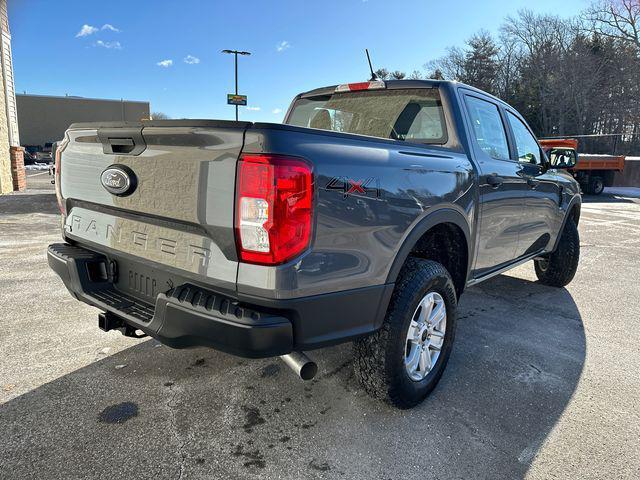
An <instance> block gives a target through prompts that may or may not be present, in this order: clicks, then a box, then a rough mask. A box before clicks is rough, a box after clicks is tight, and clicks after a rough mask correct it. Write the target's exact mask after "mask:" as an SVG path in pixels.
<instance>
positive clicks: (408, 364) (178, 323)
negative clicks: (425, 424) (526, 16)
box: [48, 80, 581, 408]
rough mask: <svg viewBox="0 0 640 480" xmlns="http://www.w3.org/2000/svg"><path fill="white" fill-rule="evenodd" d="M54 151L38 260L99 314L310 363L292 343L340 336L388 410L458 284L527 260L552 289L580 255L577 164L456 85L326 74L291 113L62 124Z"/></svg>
mask: <svg viewBox="0 0 640 480" xmlns="http://www.w3.org/2000/svg"><path fill="white" fill-rule="evenodd" d="M566 158H567V159H570V158H573V162H575V156H574V157H569V156H567V157H566ZM55 162H56V181H55V184H56V193H57V198H58V203H59V207H60V211H61V212H62V236H63V240H64V242H63V243H56V244H53V245H50V246H49V248H48V262H49V264H50V266H51V268H52V269H53V270H54V271H55V272H56V273H57V274H58V275H59V276H60V278H61V279H62V281H63V282H64V284H65V286H66V288H67V289H68V290H69V291H70V292H71V294H72V295H73V296H74V297H75V298H77V299H78V300H80V301H82V302H85V303H87V304H89V305H93V306H95V307H97V308H98V309H100V311H101V312H100V313H99V315H98V324H99V327H100V328H102V329H103V330H106V331H108V330H113V329H118V330H120V331H121V332H122V333H124V334H125V335H129V336H142V335H149V336H151V337H153V338H156V339H157V340H159V341H160V342H162V343H164V344H166V345H169V346H171V347H175V348H186V347H196V346H206V347H211V348H215V349H218V350H222V351H225V352H228V353H231V354H234V355H239V356H243V357H252V358H264V357H273V356H281V357H282V358H283V359H284V360H285V361H286V362H287V363H288V364H289V365H290V366H292V367H293V368H294V370H296V371H297V372H298V374H299V375H300V376H301V377H303V378H309V377H311V376H313V374H314V372H315V368H316V367H315V364H313V362H310V361H309V359H308V357H307V356H306V355H305V354H304V353H303V352H304V351H308V350H313V349H318V348H322V347H326V346H329V345H335V344H338V343H342V342H347V341H352V342H353V345H354V348H353V351H354V356H355V362H354V365H355V370H356V373H357V377H358V378H359V379H360V380H361V383H362V385H363V386H364V388H365V389H366V390H367V391H368V392H369V393H371V394H372V395H373V396H375V397H378V398H381V399H383V400H385V401H387V402H389V403H390V404H392V405H395V406H397V407H400V408H409V407H412V406H414V405H417V404H418V403H420V402H421V401H422V400H423V399H424V398H425V397H426V396H427V395H428V393H429V392H430V391H431V390H432V389H433V388H434V387H435V385H436V384H437V382H438V380H439V379H440V377H441V375H442V373H443V371H444V369H445V366H446V364H447V361H448V358H449V356H450V353H451V349H452V345H453V340H454V334H455V327H456V306H457V304H458V300H459V298H460V295H461V294H462V293H463V291H464V290H465V288H467V287H469V286H471V285H474V284H477V283H478V282H481V281H484V280H486V279H489V278H491V277H493V276H495V275H498V274H500V273H502V272H504V271H506V270H508V269H510V268H512V267H514V266H516V265H519V264H522V263H523V262H526V261H529V260H532V261H533V262H534V264H535V272H536V274H537V277H538V279H539V281H540V282H541V283H543V284H545V285H550V286H554V287H563V286H564V285H566V284H568V283H569V282H570V281H571V280H572V278H573V276H574V274H575V272H576V269H577V266H578V259H579V248H580V245H579V238H578V230H577V225H578V220H579V218H580V205H581V197H580V189H579V185H578V184H577V182H576V181H575V180H574V179H573V178H572V177H571V175H568V174H567V173H566V172H565V171H564V170H565V169H567V168H571V167H572V166H573V164H572V161H570V160H567V162H566V163H563V162H556V163H555V164H553V165H551V164H550V162H549V160H548V159H547V157H546V155H545V153H544V151H543V150H542V149H541V148H540V145H539V143H538V141H537V140H536V137H535V136H534V134H533V133H532V131H531V129H530V128H529V126H528V125H527V123H526V122H525V120H524V119H523V117H522V116H521V115H520V114H519V113H518V112H517V111H516V110H514V109H513V108H512V107H510V106H509V105H507V104H506V103H504V102H502V101H501V100H499V99H497V98H495V97H493V96H491V95H488V94H487V93H484V92H482V91H480V90H478V89H475V88H472V87H470V86H467V85H464V84H460V83H455V82H446V81H437V80H397V81H387V82H383V81H375V80H374V81H369V82H361V83H351V84H344V85H338V86H331V87H325V88H319V89H316V90H312V91H309V92H306V93H302V94H300V95H298V96H297V97H295V99H294V100H293V102H292V103H291V106H290V107H289V110H288V112H287V115H286V118H285V121H284V124H271V123H250V122H234V121H218V120H163V121H142V122H133V123H127V122H122V123H88V124H73V125H71V126H70V127H69V129H68V130H67V132H66V134H65V138H64V139H63V141H62V143H61V144H60V145H59V147H58V148H57V149H56V154H55Z"/></svg>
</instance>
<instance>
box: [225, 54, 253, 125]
mask: <svg viewBox="0 0 640 480" xmlns="http://www.w3.org/2000/svg"><path fill="white" fill-rule="evenodd" d="M222 53H233V57H234V59H233V60H234V67H235V83H236V92H235V93H236V95H238V55H251V52H244V51H241V50H222ZM235 107H236V122H237V121H238V105H235Z"/></svg>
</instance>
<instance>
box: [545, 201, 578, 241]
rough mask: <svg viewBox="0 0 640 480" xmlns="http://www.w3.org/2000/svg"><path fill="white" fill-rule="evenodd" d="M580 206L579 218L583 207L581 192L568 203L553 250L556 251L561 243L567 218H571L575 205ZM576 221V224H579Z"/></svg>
mask: <svg viewBox="0 0 640 480" xmlns="http://www.w3.org/2000/svg"><path fill="white" fill-rule="evenodd" d="M576 205H577V206H578V218H580V209H581V208H582V196H581V195H580V194H577V195H574V197H573V198H572V199H571V200H570V201H569V203H568V204H567V208H566V209H565V212H564V218H563V219H562V225H560V230H558V235H557V236H556V241H555V242H554V244H553V250H552V252H555V251H556V249H557V248H558V244H559V243H560V237H561V236H562V231H563V230H564V226H565V225H566V223H567V219H568V218H569V214H570V213H571V211H572V210H573V207H575V206H576ZM577 223H578V222H576V226H577Z"/></svg>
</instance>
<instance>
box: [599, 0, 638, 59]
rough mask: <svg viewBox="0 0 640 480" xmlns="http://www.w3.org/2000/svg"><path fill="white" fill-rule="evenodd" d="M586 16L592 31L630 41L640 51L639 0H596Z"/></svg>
mask: <svg viewBox="0 0 640 480" xmlns="http://www.w3.org/2000/svg"><path fill="white" fill-rule="evenodd" d="M586 18H587V19H588V20H589V22H590V23H591V26H590V29H591V31H592V32H594V33H597V34H599V35H602V36H605V37H609V38H613V39H616V40H621V41H623V42H629V43H632V44H633V45H635V47H636V48H637V49H639V51H640V0H598V1H596V2H594V3H592V4H591V6H590V7H589V9H588V10H587V12H586Z"/></svg>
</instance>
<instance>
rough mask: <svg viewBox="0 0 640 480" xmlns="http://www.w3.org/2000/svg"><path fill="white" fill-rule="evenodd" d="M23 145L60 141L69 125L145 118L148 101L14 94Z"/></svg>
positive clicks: (42, 144) (147, 112)
mask: <svg viewBox="0 0 640 480" xmlns="http://www.w3.org/2000/svg"><path fill="white" fill-rule="evenodd" d="M16 101H17V105H18V125H19V127H20V141H21V143H22V145H23V146H27V145H40V146H44V144H45V143H47V142H56V141H58V140H62V138H63V137H64V132H65V130H66V129H67V128H68V127H69V125H71V124H72V123H77V122H101V121H111V122H119V121H130V122H135V121H139V120H141V119H143V118H149V102H133V101H127V100H125V101H120V100H99V99H91V98H80V97H50V96H43V95H21V94H18V95H16Z"/></svg>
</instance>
